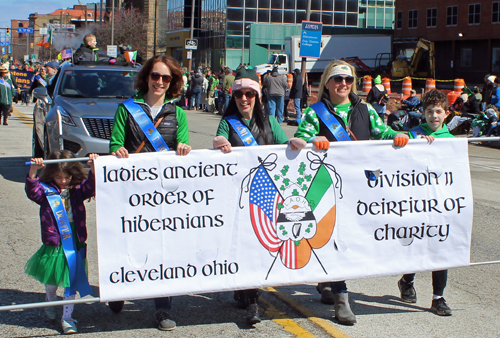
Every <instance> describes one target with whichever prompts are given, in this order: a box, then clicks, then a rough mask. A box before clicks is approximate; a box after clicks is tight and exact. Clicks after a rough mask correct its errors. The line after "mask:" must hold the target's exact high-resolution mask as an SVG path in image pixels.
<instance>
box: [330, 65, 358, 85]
mask: <svg viewBox="0 0 500 338" xmlns="http://www.w3.org/2000/svg"><path fill="white" fill-rule="evenodd" d="M336 75H348V76H353V77H354V75H352V70H351V67H349V66H346V65H338V66H335V67H333V68H332V70H331V71H330V75H328V79H327V80H326V82H328V81H329V80H330V78H331V77H333V76H336ZM326 82H325V83H326Z"/></svg>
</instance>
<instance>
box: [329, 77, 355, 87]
mask: <svg viewBox="0 0 500 338" xmlns="http://www.w3.org/2000/svg"><path fill="white" fill-rule="evenodd" d="M344 80H345V83H346V84H348V85H350V84H352V83H353V82H354V77H353V76H346V77H343V76H340V75H337V76H334V77H333V81H335V83H342V81H344Z"/></svg>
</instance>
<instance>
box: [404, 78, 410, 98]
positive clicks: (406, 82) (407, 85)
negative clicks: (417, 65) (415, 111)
mask: <svg viewBox="0 0 500 338" xmlns="http://www.w3.org/2000/svg"><path fill="white" fill-rule="evenodd" d="M410 94H411V77H409V76H407V77H405V78H404V79H403V95H410Z"/></svg>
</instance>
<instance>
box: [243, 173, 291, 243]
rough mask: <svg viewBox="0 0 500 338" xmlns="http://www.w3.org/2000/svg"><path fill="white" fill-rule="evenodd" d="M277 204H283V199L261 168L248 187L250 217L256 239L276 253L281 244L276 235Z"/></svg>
mask: <svg viewBox="0 0 500 338" xmlns="http://www.w3.org/2000/svg"><path fill="white" fill-rule="evenodd" d="M279 203H283V198H282V197H281V194H280V193H279V191H278V190H277V189H276V186H275V185H274V183H273V181H272V180H271V178H270V177H269V174H268V173H267V170H266V169H265V168H264V167H262V166H261V167H260V168H259V169H258V170H257V172H256V173H255V176H254V178H253V180H252V184H251V186H250V217H251V220H252V225H253V229H254V231H255V234H256V235H257V238H258V239H259V241H260V243H261V244H262V245H263V246H264V247H265V248H266V249H267V250H269V251H270V252H276V251H278V250H279V249H280V247H281V244H282V241H281V240H280V239H279V238H278V235H277V234H276V220H277V219H278V214H279V211H278V204H279Z"/></svg>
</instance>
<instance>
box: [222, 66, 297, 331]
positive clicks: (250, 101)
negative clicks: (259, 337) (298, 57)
mask: <svg viewBox="0 0 500 338" xmlns="http://www.w3.org/2000/svg"><path fill="white" fill-rule="evenodd" d="M260 95H261V91H260V85H259V77H258V76H257V74H256V73H255V70H253V69H245V68H242V69H240V70H239V71H238V72H237V73H236V77H235V79H234V83H233V87H232V96H231V99H230V101H229V104H228V106H227V109H226V110H225V112H224V115H223V116H222V119H221V121H220V123H219V128H218V129H217V136H216V137H215V138H214V148H217V149H221V150H222V151H224V152H231V147H233V146H234V147H240V146H245V145H246V146H252V145H268V144H286V143H290V146H291V148H292V149H294V150H298V149H302V148H304V147H305V146H306V142H305V141H304V140H302V139H297V138H292V139H291V140H290V142H289V141H288V138H287V136H286V135H285V132H284V131H283V129H281V126H280V125H279V123H278V121H277V120H276V118H275V117H274V116H270V115H266V114H265V113H264V111H263V109H262V105H261V103H260V100H259V97H260ZM236 127H238V128H236ZM236 129H239V130H242V129H244V130H247V131H250V133H251V134H252V136H253V137H252V138H251V142H247V141H248V140H249V138H247V137H246V138H245V142H243V140H242V137H241V136H240V133H238V131H237V130H236ZM234 299H235V300H236V301H237V302H238V304H239V305H240V307H241V308H246V310H247V313H246V317H245V319H246V322H247V324H249V325H253V324H256V323H259V322H260V318H259V305H258V304H257V300H258V299H259V291H258V290H257V289H251V290H239V291H235V293H234Z"/></svg>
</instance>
